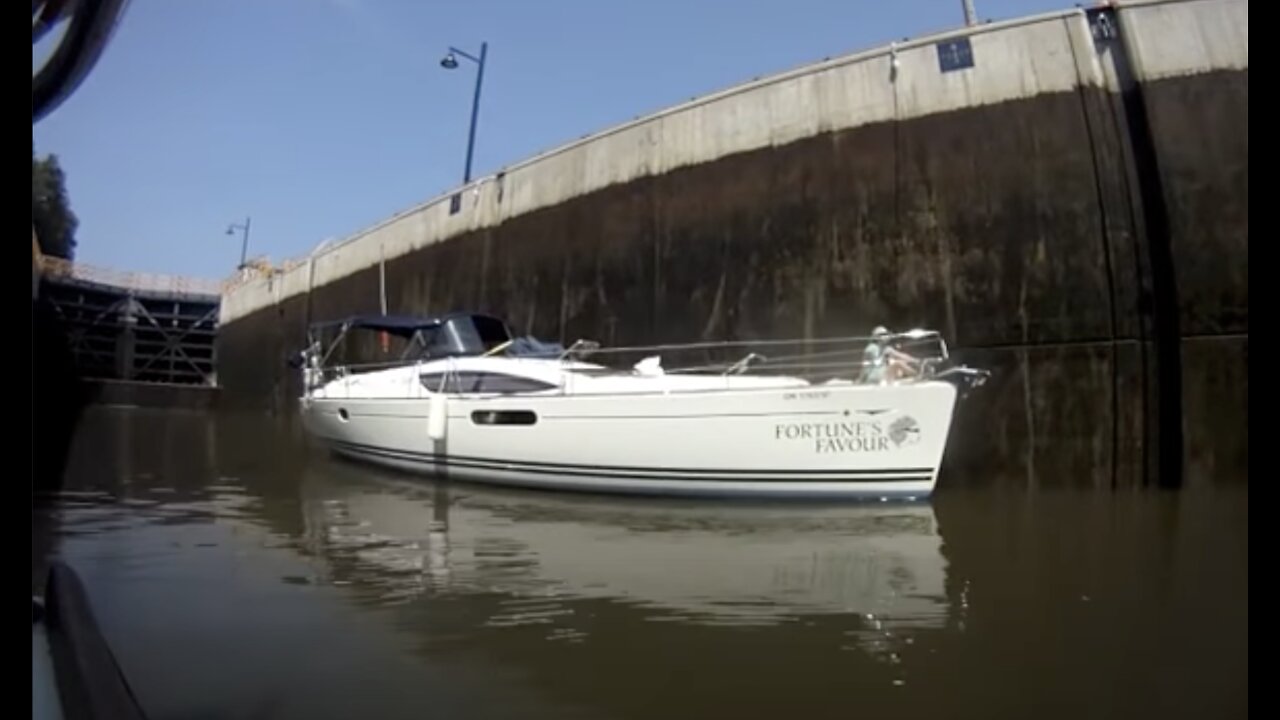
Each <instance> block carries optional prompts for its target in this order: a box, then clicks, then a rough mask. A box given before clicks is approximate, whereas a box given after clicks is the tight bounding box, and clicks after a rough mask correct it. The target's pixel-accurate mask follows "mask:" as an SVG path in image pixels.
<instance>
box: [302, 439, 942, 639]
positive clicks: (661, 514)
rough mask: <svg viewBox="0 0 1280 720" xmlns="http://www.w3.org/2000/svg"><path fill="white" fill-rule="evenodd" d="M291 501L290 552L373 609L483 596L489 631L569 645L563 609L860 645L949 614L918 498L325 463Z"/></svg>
mask: <svg viewBox="0 0 1280 720" xmlns="http://www.w3.org/2000/svg"><path fill="white" fill-rule="evenodd" d="M301 493H302V501H303V507H304V517H305V518H306V520H305V522H306V524H307V529H306V541H305V543H306V544H307V545H308V547H309V549H310V551H311V552H312V553H313V555H314V556H315V557H319V558H323V559H324V563H323V568H321V569H320V570H318V573H320V574H321V575H325V576H327V579H328V580H329V581H330V582H332V583H334V584H337V585H349V586H351V587H352V591H353V592H355V593H357V594H358V595H360V596H362V598H363V599H366V600H369V601H371V602H374V603H376V604H395V603H399V602H406V601H410V600H413V599H415V598H417V597H419V596H422V595H430V596H433V597H440V596H449V595H484V596H497V597H500V598H501V601H500V602H498V603H496V604H494V606H493V608H492V612H491V614H490V617H488V618H486V619H483V622H484V624H487V625H490V626H510V625H521V624H529V623H540V624H547V625H552V626H563V627H557V628H556V629H557V632H558V633H559V635H558V636H560V637H565V638H570V639H572V638H574V637H577V639H582V636H581V634H580V629H575V628H574V626H573V623H572V615H573V613H574V610H573V605H574V604H575V603H578V602H581V601H584V600H607V601H611V602H614V603H619V604H623V605H626V606H629V607H631V608H634V609H638V610H640V611H641V612H642V613H643V616H644V619H646V620H652V621H676V622H690V623H698V624H737V625H772V624H777V623H782V622H794V621H799V620H805V619H807V618H813V617H814V616H837V615H847V616H856V618H857V619H856V622H851V623H850V625H849V627H848V629H847V631H846V632H845V633H844V636H845V637H846V638H850V637H852V638H853V639H855V640H856V641H857V642H856V644H857V645H859V646H861V647H863V648H864V649H874V646H875V645H876V644H877V643H879V642H881V641H883V640H884V638H885V637H886V636H888V635H891V633H892V632H893V631H894V630H897V629H905V628H916V627H940V626H942V625H944V624H945V623H946V622H947V621H948V619H949V617H950V616H949V606H948V601H947V596H946V591H945V579H946V561H945V559H944V557H943V555H942V540H941V537H940V535H939V534H938V529H937V523H936V519H935V517H934V512H933V508H932V507H931V506H930V505H928V504H910V505H906V504H903V505H895V504H855V505H843V506H834V507H831V506H827V507H815V506H812V505H793V504H782V505H772V506H767V507H765V506H760V505H734V504H730V505H725V504H718V505H715V504H711V503H707V502H705V501H702V502H699V501H672V500H666V501H662V500H652V499H641V498H606V497H588V496H572V495H548V494H546V493H536V492H521V491H511V490H500V489H492V488H483V487H476V486H457V485H454V486H450V485H448V484H446V483H431V482H423V481H420V480H417V479H407V478H405V477H403V476H399V475H394V474H388V473H383V472H379V471H377V470H370V469H368V468H366V467H363V466H358V465H354V464H349V463H343V462H329V461H319V462H315V463H313V464H312V467H311V468H310V469H309V471H308V476H307V478H306V480H305V481H304V482H303V483H302V490H301ZM867 641H872V642H871V643H870V646H869V645H868V642H867Z"/></svg>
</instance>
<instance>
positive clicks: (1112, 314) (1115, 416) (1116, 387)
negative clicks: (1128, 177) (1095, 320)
mask: <svg viewBox="0 0 1280 720" xmlns="http://www.w3.org/2000/svg"><path fill="white" fill-rule="evenodd" d="M1063 24H1064V25H1066V31H1067V33H1068V35H1069V36H1073V37H1074V33H1076V32H1080V31H1081V30H1083V32H1084V33H1085V35H1086V36H1087V37H1088V40H1087V45H1086V48H1087V51H1088V52H1089V57H1088V58H1082V57H1080V56H1079V55H1078V54H1077V53H1078V52H1079V48H1078V47H1077V46H1076V44H1075V43H1072V44H1071V52H1072V54H1073V55H1075V66H1076V80H1077V82H1078V88H1077V92H1078V94H1079V98H1080V115H1081V117H1082V119H1083V120H1084V130H1085V137H1086V138H1088V141H1089V161H1090V163H1091V165H1092V167H1093V188H1094V197H1095V198H1096V199H1097V203H1098V225H1099V236H1100V237H1101V239H1102V253H1103V258H1104V260H1105V267H1106V274H1107V309H1108V310H1109V312H1108V314H1107V322H1108V334H1109V335H1110V336H1111V342H1110V343H1109V345H1110V348H1111V358H1110V365H1111V455H1110V457H1111V483H1110V484H1111V487H1112V488H1113V489H1114V488H1115V487H1116V480H1117V470H1118V468H1117V465H1118V463H1119V450H1120V365H1119V363H1120V358H1119V354H1118V353H1117V351H1116V347H1117V340H1116V326H1117V320H1116V312H1117V310H1116V277H1115V266H1114V264H1113V263H1112V262H1111V253H1112V249H1113V244H1112V238H1111V232H1110V229H1111V228H1110V226H1111V223H1110V220H1109V217H1108V215H1107V203H1106V198H1105V196H1104V191H1103V188H1102V168H1101V166H1100V165H1099V163H1098V144H1097V139H1096V137H1095V134H1096V133H1097V130H1095V129H1094V127H1093V122H1092V120H1091V118H1090V112H1089V98H1088V92H1089V87H1090V86H1091V85H1092V83H1089V82H1087V81H1088V80H1091V79H1092V78H1086V77H1085V76H1084V75H1083V74H1082V73H1081V71H1080V67H1081V62H1083V61H1084V60H1086V59H1087V60H1088V61H1089V63H1090V67H1094V68H1095V69H1096V57H1097V56H1096V51H1095V50H1094V46H1093V32H1092V29H1093V28H1092V25H1091V24H1090V22H1089V18H1088V16H1086V15H1085V14H1084V13H1081V14H1080V15H1078V16H1074V17H1068V18H1063ZM1073 24H1074V25H1076V27H1072V25H1073ZM1081 24H1083V26H1084V27H1083V28H1080V27H1079V26H1080V25H1081ZM1097 79H1098V80H1099V81H1101V78H1097ZM1099 88H1100V90H1101V91H1102V92H1106V83H1104V82H1099Z"/></svg>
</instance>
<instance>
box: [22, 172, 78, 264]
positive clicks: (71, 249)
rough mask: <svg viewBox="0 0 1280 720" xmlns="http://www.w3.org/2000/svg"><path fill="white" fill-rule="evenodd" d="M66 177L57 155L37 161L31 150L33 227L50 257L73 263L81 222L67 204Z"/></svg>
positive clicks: (44, 250) (45, 252) (41, 248)
mask: <svg viewBox="0 0 1280 720" xmlns="http://www.w3.org/2000/svg"><path fill="white" fill-rule="evenodd" d="M65 183H66V177H65V175H63V172H62V167H61V166H59V165H58V156H57V155H53V154H50V155H46V156H45V157H44V159H40V158H37V157H36V153H35V149H34V148H33V149H32V150H31V224H32V225H34V226H35V230H36V237H37V238H38V239H39V240H40V251H41V252H43V253H44V254H46V255H53V256H55V257H60V258H66V259H67V260H71V259H73V257H74V255H75V251H76V226H77V225H79V224H80V221H79V220H78V219H76V215H75V213H73V212H71V205H70V203H69V202H68V201H67V188H66V184H65Z"/></svg>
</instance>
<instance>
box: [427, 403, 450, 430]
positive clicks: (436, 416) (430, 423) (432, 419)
mask: <svg viewBox="0 0 1280 720" xmlns="http://www.w3.org/2000/svg"><path fill="white" fill-rule="evenodd" d="M448 430H449V399H448V398H446V397H445V395H444V393H434V394H432V395H431V405H430V410H429V411H428V413H427V437H429V438H431V439H432V440H443V439H444V438H445V435H447V434H448Z"/></svg>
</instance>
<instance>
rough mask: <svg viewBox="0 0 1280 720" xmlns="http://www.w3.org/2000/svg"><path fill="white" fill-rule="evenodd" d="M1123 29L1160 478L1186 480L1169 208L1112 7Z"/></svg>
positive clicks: (1136, 63)
mask: <svg viewBox="0 0 1280 720" xmlns="http://www.w3.org/2000/svg"><path fill="white" fill-rule="evenodd" d="M1111 16H1112V17H1113V18H1114V20H1115V24H1116V26H1117V27H1118V28H1119V31H1120V32H1119V36H1120V42H1119V43H1116V47H1117V49H1118V50H1119V52H1120V53H1121V54H1122V57H1121V58H1120V60H1121V62H1122V63H1123V64H1124V65H1126V66H1127V67H1126V68H1125V69H1126V70H1127V72H1129V73H1131V75H1132V82H1129V83H1127V87H1126V83H1121V89H1120V95H1121V98H1122V100H1123V103H1124V110H1125V121H1126V122H1125V127H1126V130H1127V131H1128V133H1129V137H1130V142H1131V149H1132V153H1133V167H1134V172H1135V177H1136V180H1137V182H1138V192H1139V197H1140V198H1141V203H1142V217H1143V225H1144V230H1145V234H1146V238H1147V254H1148V258H1149V263H1150V267H1151V290H1152V295H1153V298H1152V303H1151V304H1152V308H1151V313H1152V320H1153V325H1154V326H1155V345H1156V352H1155V355H1156V382H1157V392H1158V395H1157V397H1158V401H1157V402H1158V406H1157V413H1158V415H1157V423H1158V427H1159V434H1158V438H1159V440H1158V442H1159V447H1158V453H1159V454H1158V457H1157V477H1156V482H1157V484H1159V485H1160V486H1161V487H1180V486H1181V485H1182V461H1183V457H1182V447H1183V441H1182V337H1181V331H1180V329H1179V324H1180V323H1179V319H1178V288H1177V278H1176V277H1174V268H1173V248H1172V237H1171V230H1170V226H1169V210H1168V205H1167V203H1166V201H1165V192H1164V182H1163V179H1162V176H1161V174H1160V159H1159V157H1158V156H1157V155H1156V148H1155V140H1154V138H1152V135H1151V133H1152V131H1151V121H1150V118H1149V117H1148V115H1147V102H1146V96H1145V94H1144V93H1143V88H1142V58H1141V57H1140V56H1137V53H1138V48H1137V47H1136V46H1135V45H1134V44H1133V38H1132V36H1131V35H1130V33H1129V32H1128V31H1127V30H1126V28H1125V24H1124V22H1123V20H1121V18H1120V17H1119V13H1115V12H1113V11H1111Z"/></svg>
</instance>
